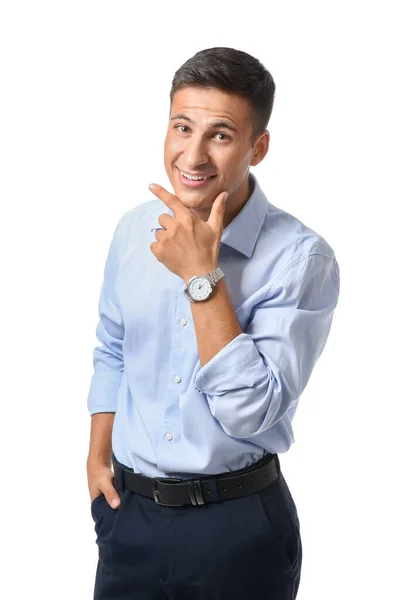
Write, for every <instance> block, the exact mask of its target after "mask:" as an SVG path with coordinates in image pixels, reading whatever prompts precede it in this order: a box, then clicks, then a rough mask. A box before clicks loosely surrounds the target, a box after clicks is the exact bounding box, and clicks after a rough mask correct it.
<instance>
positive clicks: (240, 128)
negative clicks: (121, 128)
mask: <svg viewBox="0 0 418 600" xmlns="http://www.w3.org/2000/svg"><path fill="white" fill-rule="evenodd" d="M252 134H253V121H252V108H251V106H250V105H249V103H248V102H247V100H246V99H245V98H242V97H240V96H238V95H236V94H229V93H225V92H221V91H220V90H217V89H213V88H196V87H186V88H183V89H181V90H179V91H178V92H176V93H175V95H174V97H173V103H172V106H171V111H170V119H169V123H168V130H167V135H166V138H165V143H164V166H165V170H166V172H167V175H168V177H169V179H170V182H171V185H172V186H173V189H174V194H175V195H176V196H177V197H178V198H179V199H180V200H181V202H183V204H185V205H186V206H187V207H188V208H190V210H192V211H193V212H194V213H195V214H196V215H197V216H199V217H200V218H201V219H203V220H205V221H206V220H207V218H208V217H209V214H210V210H211V208H212V204H213V202H214V200H215V199H216V198H217V196H218V195H219V194H220V193H221V192H224V191H227V192H228V193H229V196H228V199H227V201H226V207H225V222H224V226H226V224H227V223H229V222H230V221H231V220H232V218H234V216H235V215H236V214H238V212H239V211H240V210H241V208H242V206H243V205H244V204H245V202H246V201H247V200H248V198H249V195H250V192H249V186H248V173H249V168H250V165H256V164H258V163H259V162H260V161H261V160H262V159H263V158H264V156H265V155H266V153H267V150H268V142H269V133H268V131H267V130H266V131H265V132H264V133H263V134H262V135H261V136H259V138H258V139H257V140H256V141H255V143H254V144H253V145H252V144H251V137H252ZM183 173H185V174H186V175H189V176H191V175H194V176H199V177H207V176H210V178H209V179H207V180H204V181H191V180H190V179H187V178H186V177H185V176H184V175H183Z"/></svg>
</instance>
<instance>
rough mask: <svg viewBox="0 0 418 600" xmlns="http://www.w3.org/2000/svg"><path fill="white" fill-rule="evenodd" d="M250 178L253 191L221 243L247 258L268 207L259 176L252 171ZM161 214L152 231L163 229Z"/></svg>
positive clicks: (228, 227) (156, 218)
mask: <svg viewBox="0 0 418 600" xmlns="http://www.w3.org/2000/svg"><path fill="white" fill-rule="evenodd" d="M249 178H250V187H251V185H254V187H253V191H252V193H251V195H250V197H249V198H248V200H247V202H246V204H245V205H244V206H243V207H242V209H241V210H240V212H239V213H238V214H237V215H236V216H235V218H234V219H233V220H232V221H231V222H230V223H229V225H228V226H227V227H225V229H224V230H223V232H222V237H221V244H226V245H227V246H229V247H230V248H233V249H234V250H238V252H241V253H242V254H244V255H245V256H246V257H247V258H250V257H251V255H252V253H253V251H254V247H255V244H256V242H257V238H258V235H259V233H260V230H261V227H262V226H263V223H264V219H265V217H266V214H267V209H268V200H267V198H266V196H265V194H264V192H263V190H262V189H261V187H260V184H259V183H258V181H257V178H256V177H255V175H254V174H253V173H251V172H250V174H249ZM227 202H228V201H227ZM161 204H163V205H164V208H165V212H166V213H167V211H168V213H169V214H170V215H171V216H172V217H174V213H173V211H172V210H170V209H169V208H168V207H167V206H166V205H165V204H164V203H163V202H161ZM160 214H161V213H160ZM160 214H158V215H157V216H156V217H155V220H154V221H153V224H152V227H151V231H152V230H153V229H162V227H161V225H160V223H159V222H158V218H159V216H160Z"/></svg>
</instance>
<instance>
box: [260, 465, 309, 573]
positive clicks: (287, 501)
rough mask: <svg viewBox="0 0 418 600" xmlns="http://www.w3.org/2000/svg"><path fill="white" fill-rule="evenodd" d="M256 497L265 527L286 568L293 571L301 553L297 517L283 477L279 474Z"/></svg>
mask: <svg viewBox="0 0 418 600" xmlns="http://www.w3.org/2000/svg"><path fill="white" fill-rule="evenodd" d="M256 495H257V497H258V499H259V501H260V510H261V512H262V513H263V516H264V522H265V526H266V528H267V529H268V530H269V532H270V534H271V536H272V539H273V540H274V542H275V543H276V544H277V548H278V550H279V551H280V552H281V554H282V556H283V557H284V559H285V560H286V561H287V563H288V566H289V567H290V568H292V569H293V568H294V567H295V565H296V563H297V561H298V558H299V555H300V551H301V539H300V531H299V517H298V514H297V510H296V505H295V503H294V502H293V498H292V497H291V494H290V490H289V488H288V487H287V484H286V482H285V480H284V477H283V475H282V474H281V473H280V474H279V476H278V478H277V479H276V480H275V481H274V482H273V483H272V484H271V485H269V486H268V487H266V488H264V489H262V490H261V491H259V492H257V493H256Z"/></svg>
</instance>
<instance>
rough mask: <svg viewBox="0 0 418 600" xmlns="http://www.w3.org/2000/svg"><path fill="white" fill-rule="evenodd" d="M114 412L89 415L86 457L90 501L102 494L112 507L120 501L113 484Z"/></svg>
mask: <svg viewBox="0 0 418 600" xmlns="http://www.w3.org/2000/svg"><path fill="white" fill-rule="evenodd" d="M114 418H115V414H114V413H96V414H94V415H92V417H91V430H90V447H89V454H88V457H87V465H86V466H87V482H88V488H89V493H90V501H91V502H93V500H94V499H95V498H96V497H97V496H99V495H100V494H101V493H103V494H104V496H105V498H106V500H107V502H108V503H109V504H110V505H111V506H112V508H117V507H118V506H119V503H120V499H119V495H118V493H117V491H116V490H115V487H114V485H113V471H112V469H111V464H112V428H113V421H114Z"/></svg>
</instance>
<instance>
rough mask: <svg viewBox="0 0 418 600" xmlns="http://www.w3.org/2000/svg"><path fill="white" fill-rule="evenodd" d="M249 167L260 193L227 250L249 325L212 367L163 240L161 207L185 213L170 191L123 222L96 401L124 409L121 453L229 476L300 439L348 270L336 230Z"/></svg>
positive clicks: (234, 292) (116, 240)
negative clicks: (157, 246)
mask: <svg viewBox="0 0 418 600" xmlns="http://www.w3.org/2000/svg"><path fill="white" fill-rule="evenodd" d="M249 177H250V183H251V185H252V186H253V191H252V194H251V196H250V198H249V200H248V201H247V203H246V204H245V206H244V207H243V208H242V210H241V211H240V213H239V214H238V215H237V216H236V217H235V218H234V219H233V220H232V221H231V223H230V224H229V225H228V226H227V227H226V228H225V229H224V231H223V234H222V238H221V245H220V250H219V259H218V264H219V266H220V267H221V269H222V270H223V272H224V273H225V278H224V281H225V283H226V287H227V289H228V293H229V295H230V298H231V301H232V304H233V306H234V308H235V312H236V316H237V318H238V321H239V323H240V325H241V329H242V331H243V333H242V334H240V335H238V336H237V337H236V338H235V339H233V340H232V341H231V342H230V343H228V344H227V345H226V346H225V347H224V348H222V349H221V350H220V351H219V352H218V354H216V355H215V356H214V357H213V358H212V359H211V360H210V361H209V362H208V363H206V364H205V365H204V366H203V367H201V365H200V362H199V352H198V346H197V340H196V335H195V329H194V323H193V316H192V312H191V306H190V302H189V300H188V299H187V298H186V297H185V295H184V293H183V290H184V288H185V283H184V281H183V280H182V278H181V277H179V276H178V275H175V274H174V273H172V272H171V271H169V270H168V269H167V268H166V267H165V265H163V264H162V263H160V262H159V261H158V260H157V259H156V257H155V256H154V255H153V253H152V252H151V250H150V244H151V243H152V242H154V241H155V240H156V238H155V232H156V229H159V228H161V225H160V224H159V223H158V217H159V215H160V214H162V213H164V212H166V213H168V214H171V216H174V213H173V212H172V211H171V210H170V209H168V207H167V206H166V205H165V204H164V203H163V202H162V201H161V200H159V199H158V198H157V199H154V200H150V201H148V202H144V203H142V204H140V205H138V206H136V207H134V208H132V209H131V210H128V211H127V212H125V213H124V214H123V215H122V217H121V218H120V220H119V222H118V224H117V226H116V229H115V232H114V235H113V239H112V241H111V244H110V248H109V252H108V256H107V259H106V263H105V267H104V278H103V283H102V287H101V291H100V299H99V317H100V318H99V323H98V325H97V329H96V335H97V339H98V340H99V342H100V345H98V346H96V347H95V348H94V350H93V366H94V373H93V375H92V379H91V384H90V389H89V393H88V400H87V404H88V410H89V412H90V414H91V415H92V414H94V413H99V412H115V413H116V414H115V419H114V424H113V432H112V449H113V452H114V454H115V456H116V458H117V459H118V460H119V461H120V462H122V463H123V464H125V465H127V466H128V467H131V468H133V469H134V471H135V472H139V473H143V474H144V475H147V476H149V477H178V478H188V477H193V476H199V475H200V476H207V475H213V474H216V473H225V472H228V471H233V470H236V469H242V468H244V467H248V466H250V465H252V464H253V463H255V462H256V461H257V460H259V459H260V458H261V457H262V456H264V455H265V454H266V453H267V452H271V453H273V454H274V453H283V452H286V451H287V450H288V449H289V448H290V446H291V445H292V443H293V442H294V435H293V429H292V419H293V417H294V415H295V411H296V409H297V406H298V402H299V399H300V397H301V394H302V392H303V390H304V389H305V386H306V384H307V383H308V380H309V378H310V376H311V373H312V370H313V368H314V365H315V363H316V361H317V360H318V358H319V357H320V355H321V353H322V351H323V349H324V346H325V343H326V341H327V338H328V334H329V332H330V328H331V322H332V319H333V313H334V310H335V308H336V305H337V301H338V296H339V288H340V284H339V281H340V279H339V266H338V263H337V260H336V258H335V255H334V251H333V250H332V249H331V247H330V246H329V245H328V244H327V242H326V241H325V240H324V238H323V237H321V236H320V235H319V234H317V233H315V231H313V230H312V229H309V228H308V227H307V226H306V225H304V224H303V223H302V222H301V221H300V220H298V219H297V218H296V217H294V216H292V215H291V214H289V213H287V212H285V211H283V210H281V209H280V208H277V207H276V206H274V205H273V204H270V202H269V201H268V200H267V198H266V196H265V194H264V193H263V191H262V190H261V187H260V185H259V183H258V181H257V179H256V177H255V176H254V174H253V173H252V172H250V175H249ZM196 274H200V273H196ZM207 302H210V299H209V300H208V301H207Z"/></svg>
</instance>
